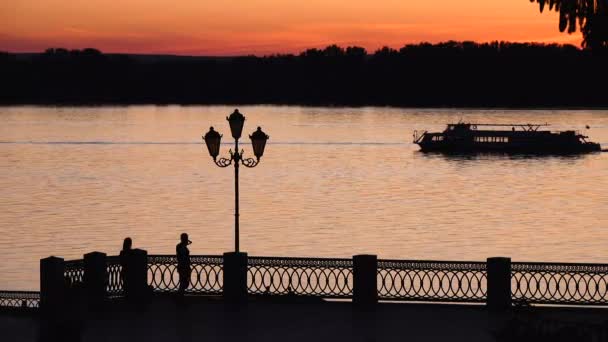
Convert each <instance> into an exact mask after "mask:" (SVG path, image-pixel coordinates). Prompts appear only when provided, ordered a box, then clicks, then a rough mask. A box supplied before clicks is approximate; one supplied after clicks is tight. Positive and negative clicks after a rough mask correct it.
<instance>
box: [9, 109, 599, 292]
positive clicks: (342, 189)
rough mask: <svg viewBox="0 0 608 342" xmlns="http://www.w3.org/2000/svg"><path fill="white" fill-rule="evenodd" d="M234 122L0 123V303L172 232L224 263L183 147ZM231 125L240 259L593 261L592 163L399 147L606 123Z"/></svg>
mask: <svg viewBox="0 0 608 342" xmlns="http://www.w3.org/2000/svg"><path fill="white" fill-rule="evenodd" d="M233 109H234V108H233V107H224V106H193V107H180V106H168V107H157V106H133V107H104V108H88V107H85V108H54V107H4V108H0V142H1V143H0V208H1V212H0V289H37V288H38V262H39V261H38V260H39V259H40V258H42V257H46V256H49V255H56V256H62V257H65V258H67V259H72V258H80V257H81V256H82V254H83V253H86V252H90V251H93V250H97V251H103V252H106V253H108V254H112V255H113V254H117V253H118V251H119V250H120V248H121V244H122V239H123V238H124V237H126V236H130V237H132V238H133V240H134V245H135V247H139V248H144V249H147V250H148V251H149V252H150V253H156V254H161V253H174V251H175V244H176V243H177V239H178V236H179V233H181V232H183V231H185V232H188V233H190V236H191V240H193V242H194V243H193V245H192V246H191V252H192V253H193V254H219V253H222V252H225V251H229V250H231V249H232V248H233V205H234V190H233V182H234V180H233V177H234V176H233V169H232V168H227V169H220V168H218V167H216V166H215V165H214V164H213V163H212V161H211V158H210V157H209V156H208V154H207V152H206V149H205V147H204V145H203V144H202V143H201V139H200V136H201V134H202V133H204V132H206V131H207V130H208V128H209V126H210V125H213V126H214V127H216V128H217V129H218V130H220V132H223V133H224V137H225V138H227V137H229V136H230V132H229V128H228V125H227V122H226V121H225V117H226V115H228V114H230V113H231V112H232V110H233ZM240 109H241V111H242V112H244V113H245V115H246V116H247V121H246V123H245V132H251V131H253V130H254V129H255V127H256V126H258V125H261V126H262V127H263V128H264V130H265V131H266V132H267V133H268V134H269V135H270V137H271V140H270V141H269V145H268V146H267V149H266V154H265V156H264V158H263V159H262V162H261V164H260V165H259V166H258V167H256V168H254V169H246V168H242V169H241V179H240V180H241V249H242V250H244V251H247V252H248V253H250V255H276V256H326V257H349V256H351V255H353V254H357V253H375V254H378V255H379V257H381V258H404V259H405V258H412V259H448V260H484V259H485V258H486V257H489V256H510V257H512V258H513V259H514V260H520V261H523V260H535V261H541V260H542V261H580V262H608V177H607V176H608V153H596V154H589V155H582V156H574V157H534V158H533V157H513V156H511V157H510V156H492V155H480V156H469V157H447V156H443V155H437V154H422V153H420V152H418V151H417V149H418V148H417V146H416V145H413V144H411V140H412V133H413V132H414V130H433V131H434V130H443V128H444V126H445V124H446V123H447V122H454V121H458V120H459V119H463V120H465V121H471V122H492V123H519V122H522V123H527V122H538V123H544V122H549V123H551V124H552V127H551V128H552V129H554V130H561V129H578V130H584V131H585V133H586V134H587V135H589V136H590V137H591V139H592V140H593V141H597V142H600V143H603V144H604V145H606V146H605V147H608V111H588V110H581V111H531V110H525V111H502V110H462V109H458V110H446V109H439V110H426V109H425V110H417V109H391V108H355V109H353V108H305V107H282V106H243V107H240ZM585 125H589V126H591V129H589V130H585ZM226 140H227V139H226ZM247 140H248V139H247ZM243 147H244V149H245V151H246V153H247V152H249V151H251V148H250V146H249V145H244V146H243ZM228 148H229V145H224V146H223V150H224V154H226V153H227V151H228Z"/></svg>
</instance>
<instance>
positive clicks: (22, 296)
mask: <svg viewBox="0 0 608 342" xmlns="http://www.w3.org/2000/svg"><path fill="white" fill-rule="evenodd" d="M39 307H40V292H37V291H0V309H2V308H12V309H17V308H18V309H37V308H39Z"/></svg>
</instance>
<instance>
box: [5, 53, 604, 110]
mask: <svg viewBox="0 0 608 342" xmlns="http://www.w3.org/2000/svg"><path fill="white" fill-rule="evenodd" d="M0 76H1V78H2V81H3V82H1V84H2V88H1V89H0V103H3V104H140V103H150V104H171V103H176V104H237V103H238V104H301V105H335V106H341V105H352V106H364V105H391V106H422V107H430V106H433V107H436V106H437V107H442V106H459V107H557V106H568V107H599V106H602V107H603V106H607V105H608V96H606V92H605V89H604V88H603V87H599V86H597V85H596V84H602V83H603V82H605V80H606V79H607V76H608V68H606V59H605V58H603V57H599V56H597V55H595V54H593V53H590V52H589V51H588V50H582V49H579V48H577V47H575V46H572V45H557V44H548V45H547V44H531V43H508V42H492V43H483V44H480V43H475V42H455V41H449V42H444V43H438V44H429V43H421V44H409V45H405V46H404V47H402V48H401V49H399V50H396V49H392V48H389V47H384V48H381V49H379V50H377V51H375V52H374V53H372V54H368V53H367V51H366V50H365V49H364V48H361V47H357V46H350V47H346V48H342V47H340V46H337V45H330V46H327V47H326V48H324V49H308V50H306V51H303V52H302V53H300V54H298V55H273V56H266V57H255V56H244V57H191V56H189V57H186V56H184V57H180V56H149V55H124V54H103V53H101V52H100V51H99V50H96V49H84V50H71V51H69V50H67V49H62V48H53V49H48V50H47V51H45V52H44V53H41V54H12V53H1V54H0Z"/></svg>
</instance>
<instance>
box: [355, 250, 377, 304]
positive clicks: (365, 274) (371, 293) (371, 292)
mask: <svg viewBox="0 0 608 342" xmlns="http://www.w3.org/2000/svg"><path fill="white" fill-rule="evenodd" d="M377 274H378V257H377V256H375V255H355V256H353V303H354V304H355V305H356V306H359V307H366V308H369V307H373V306H374V305H376V303H378V285H377V283H378V281H377V277H378V275H377Z"/></svg>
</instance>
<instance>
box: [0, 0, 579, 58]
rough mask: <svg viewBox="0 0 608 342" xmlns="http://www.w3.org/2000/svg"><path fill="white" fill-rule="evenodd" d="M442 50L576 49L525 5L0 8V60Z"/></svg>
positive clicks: (235, 3)
mask: <svg viewBox="0 0 608 342" xmlns="http://www.w3.org/2000/svg"><path fill="white" fill-rule="evenodd" d="M445 40H475V41H480V42H482V41H491V40H507V41H536V42H558V43H573V44H576V45H578V44H580V40H581V36H580V33H575V34H572V35H568V34H566V33H560V32H559V31H558V23H557V14H556V13H554V12H551V13H547V12H545V13H543V14H540V13H539V11H538V5H536V4H532V3H530V2H529V1H528V0H435V1H411V0H410V1H408V0H305V1H289V0H218V1H209V0H172V1H168V0H121V1H116V0H3V1H1V2H0V50H5V51H6V50H8V51H15V52H37V51H43V50H44V49H45V48H47V47H51V46H53V47H55V46H57V47H59V46H61V47H67V48H84V47H95V48H98V49H100V50H102V51H104V52H126V53H169V54H189V55H190V54H191V55H242V54H257V55H264V54H272V53H287V52H292V53H295V52H300V51H302V50H303V49H306V48H309V47H323V46H326V45H328V44H332V43H336V44H338V45H342V46H347V45H359V46H364V47H365V48H367V49H368V50H369V51H370V52H373V51H374V50H375V49H377V48H378V47H381V46H383V45H388V46H391V47H394V48H399V47H401V46H403V45H404V44H406V43H416V42H420V41H430V42H438V41H445Z"/></svg>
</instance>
